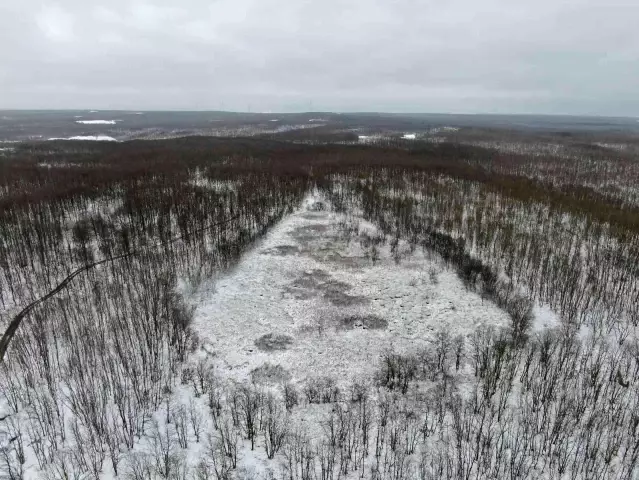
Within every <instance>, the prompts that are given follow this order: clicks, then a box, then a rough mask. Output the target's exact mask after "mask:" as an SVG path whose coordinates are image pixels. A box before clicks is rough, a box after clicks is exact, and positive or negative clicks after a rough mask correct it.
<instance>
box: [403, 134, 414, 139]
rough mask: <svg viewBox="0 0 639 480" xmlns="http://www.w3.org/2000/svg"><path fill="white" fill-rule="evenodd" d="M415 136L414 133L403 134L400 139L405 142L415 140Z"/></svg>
mask: <svg viewBox="0 0 639 480" xmlns="http://www.w3.org/2000/svg"><path fill="white" fill-rule="evenodd" d="M416 136H417V135H415V134H414V133H405V134H404V135H403V136H402V138H403V139H405V140H415V137H416Z"/></svg>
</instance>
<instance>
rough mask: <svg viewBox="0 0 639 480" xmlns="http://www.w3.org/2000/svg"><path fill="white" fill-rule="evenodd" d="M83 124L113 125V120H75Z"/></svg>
mask: <svg viewBox="0 0 639 480" xmlns="http://www.w3.org/2000/svg"><path fill="white" fill-rule="evenodd" d="M75 123H81V124H83V125H115V120H76V121H75Z"/></svg>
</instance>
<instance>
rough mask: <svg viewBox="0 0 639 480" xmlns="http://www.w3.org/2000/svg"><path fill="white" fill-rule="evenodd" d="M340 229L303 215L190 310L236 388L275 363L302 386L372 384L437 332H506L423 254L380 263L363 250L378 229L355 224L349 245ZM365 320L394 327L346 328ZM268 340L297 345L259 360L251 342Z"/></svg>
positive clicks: (199, 295) (503, 319)
mask: <svg viewBox="0 0 639 480" xmlns="http://www.w3.org/2000/svg"><path fill="white" fill-rule="evenodd" d="M312 202H313V200H312V199H311V200H310V202H307V206H308V205H312ZM344 220H345V217H344V216H342V215H336V214H332V213H329V212H326V211H320V212H316V211H312V206H311V207H310V210H305V209H302V210H300V211H298V212H297V213H295V214H293V215H291V216H290V217H288V218H286V219H285V220H284V221H283V222H281V223H280V224H279V225H278V226H276V227H275V228H274V229H273V230H271V232H270V233H269V235H268V236H267V238H266V239H265V240H264V241H263V242H262V243H261V245H259V246H258V247H256V248H255V250H254V251H252V252H250V253H248V254H247V255H246V256H245V257H244V258H243V260H242V261H241V262H240V263H239V265H237V267H236V268H234V269H233V271H232V272H231V273H230V274H228V275H227V276H223V277H221V278H220V279H219V280H218V281H217V282H213V281H210V282H209V283H207V284H204V285H203V286H201V287H200V288H199V289H198V290H196V292H195V293H194V294H192V295H191V298H190V302H191V303H192V304H193V305H194V306H195V307H196V311H195V319H194V328H195V331H196V332H197V334H198V336H199V338H200V340H201V344H202V345H203V350H204V352H206V353H204V352H201V353H202V354H207V355H215V357H216V358H217V360H218V361H219V363H220V364H222V365H225V370H227V371H226V375H228V377H230V378H234V379H237V380H244V379H247V378H248V377H249V375H250V373H251V371H253V370H254V369H256V368H258V367H261V366H263V365H264V364H266V363H271V364H273V365H278V364H279V365H281V366H282V367H283V368H284V369H285V370H286V371H288V372H289V373H290V374H291V375H292V379H293V381H296V382H302V381H304V380H305V379H306V378H307V377H308V376H317V375H329V376H332V377H334V378H335V379H337V380H338V381H339V382H348V381H350V379H351V378H352V377H353V376H355V375H364V376H366V375H369V374H373V372H374V371H376V370H377V368H378V367H379V362H380V358H381V356H382V355H383V354H384V352H386V351H387V350H390V349H393V350H395V351H398V352H406V353H415V352H418V351H420V350H421V349H423V348H425V347H426V346H427V345H428V342H429V340H430V339H431V338H432V337H433V334H434V333H435V332H436V331H437V330H439V329H441V328H444V329H446V330H448V331H450V333H451V334H458V333H470V332H471V331H473V330H474V329H475V328H476V327H477V326H478V325H480V324H494V325H501V326H504V325H507V324H508V317H507V315H506V314H505V313H504V312H503V311H501V310H500V309H499V308H497V307H496V306H495V305H492V304H490V303H489V302H483V301H482V299H481V298H480V297H479V295H476V294H474V293H470V292H468V291H467V290H466V289H465V288H464V286H463V284H462V282H461V281H460V280H459V279H458V278H457V276H456V275H455V274H453V273H452V272H449V271H446V270H444V269H443V268H442V266H441V265H440V264H439V263H438V262H437V261H435V260H429V259H428V258H426V256H425V255H424V254H423V253H422V252H421V251H416V252H415V253H413V254H411V253H410V252H409V251H408V246H407V245H405V244H401V243H400V245H399V250H400V251H401V252H402V257H403V259H402V260H401V261H400V262H399V264H396V263H395V261H394V259H393V258H392V257H391V255H390V251H389V247H388V245H387V246H380V247H379V260H378V261H377V262H375V263H374V262H373V261H372V259H371V258H370V256H371V253H372V251H371V250H370V249H368V250H367V249H364V248H363V247H362V246H361V245H360V239H361V238H363V235H364V231H365V230H368V232H367V233H368V234H369V235H370V232H372V231H374V230H375V229H374V226H372V225H370V224H369V225H366V223H365V222H363V221H361V220H359V221H358V220H356V222H358V223H359V227H358V230H357V231H358V232H359V235H356V236H355V237H354V239H353V240H352V241H350V242H348V241H347V240H346V238H345V237H344V236H343V230H341V229H340V228H339V224H340V221H342V222H343V221H344ZM340 235H342V236H341V237H340ZM367 253H368V257H369V258H367ZM366 315H374V316H376V317H378V318H380V319H383V320H385V321H387V322H388V326H387V327H386V328H381V329H375V328H364V326H363V325H361V324H359V325H358V324H357V322H356V325H355V326H354V328H351V329H347V328H344V323H343V322H344V320H345V319H347V318H348V317H352V316H358V317H362V316H366ZM268 334H272V335H286V336H288V337H290V340H291V344H290V345H289V347H288V349H286V350H276V351H261V350H260V349H259V348H257V347H256V345H255V342H256V340H258V339H259V338H260V337H262V336H264V335H268ZM364 378H365V377H364Z"/></svg>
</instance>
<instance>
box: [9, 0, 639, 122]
mask: <svg viewBox="0 0 639 480" xmlns="http://www.w3.org/2000/svg"><path fill="white" fill-rule="evenodd" d="M637 18H639V3H638V2H636V1H635V0H626V2H625V3H623V0H622V2H616V3H613V2H609V1H608V0H567V1H563V2H556V1H555V0H538V1H534V2H533V1H526V2H520V1H512V0H484V1H482V2H477V1H475V0H450V1H448V2H441V1H440V2H434V1H432V0H395V1H391V0H348V1H344V0H342V1H338V0H308V1H284V0H213V1H208V2H207V1H201V0H184V1H182V2H180V3H176V2H169V1H159V0H148V1H133V2H130V1H125V0H113V1H110V2H102V3H97V2H84V1H81V0H59V1H57V2H49V1H47V0H44V2H43V1H41V0H38V1H35V0H22V1H21V2H2V5H0V42H1V43H0V108H99V109H105V108H126V109H165V108H166V109H173V108H176V109H217V108H225V109H233V110H244V109H246V108H247V106H248V105H251V106H252V108H253V109H254V110H272V111H276V110H279V111H286V110H299V109H307V108H309V103H310V102H312V105H313V108H314V109H317V110H338V111H339V110H386V111H409V112H416V111H443V112H500V113H507V112H527V113H575V114H582V113H583V114H608V115H639V96H638V94H637V93H636V84H639V62H638V61H637V60H639V33H638V31H637V29H636V27H635V21H636V19H637Z"/></svg>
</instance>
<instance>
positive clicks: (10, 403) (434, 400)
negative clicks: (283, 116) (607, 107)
mask: <svg viewBox="0 0 639 480" xmlns="http://www.w3.org/2000/svg"><path fill="white" fill-rule="evenodd" d="M306 134H307V133H306V132H304V133H299V132H298V133H296V134H295V136H294V137H291V138H288V137H286V138H280V137H278V138H270V137H269V138H251V139H248V138H236V139H214V138H205V137H200V138H195V137H192V138H182V139H173V140H167V141H131V142H125V143H98V142H64V141H60V142H42V143H34V144H20V145H19V146H17V147H16V149H15V151H14V152H13V153H12V154H11V155H6V156H3V157H0V266H1V267H2V268H1V269H0V326H1V327H2V330H3V331H4V332H5V333H4V335H3V337H2V340H1V341H0V355H2V358H3V359H2V362H1V364H0V370H1V372H0V375H1V377H0V395H1V398H2V401H1V405H2V410H1V412H2V415H1V416H0V432H1V434H0V465H1V466H0V472H2V475H4V476H6V477H7V478H11V479H22V478H50V479H70V478H77V479H80V478H96V479H97V478H116V477H117V478H127V479H129V478H130V479H135V480H143V479H153V478H171V479H190V478H197V479H206V478H213V479H219V480H226V479H235V478H246V479H249V478H253V476H252V474H250V473H247V472H246V471H244V470H242V469H241V468H239V465H240V463H241V461H240V460H241V458H242V456H243V455H248V454H247V453H246V452H249V451H258V450H259V451H263V452H264V455H265V456H266V458H267V459H268V461H269V462H270V463H269V464H272V468H270V469H269V470H268V471H267V472H266V473H264V474H260V478H262V477H263V478H272V479H282V480H285V479H287V480H288V479H290V480H316V479H317V480H334V479H348V478H370V479H380V480H381V479H394V480H400V479H433V480H434V479H441V478H448V479H484V478H491V479H502V478H510V479H526V478H552V479H555V478H557V479H558V478H571V479H579V478H584V479H595V478H619V479H634V478H639V414H637V408H638V407H639V405H638V403H639V337H638V336H637V326H638V324H639V196H638V191H637V185H639V158H638V157H637V153H636V151H635V150H634V149H626V150H619V149H614V148H612V149H611V148H606V147H605V146H601V145H598V144H595V143H593V142H586V141H585V140H584V139H581V138H580V139H577V140H574V139H572V140H571V139H569V140H566V139H560V140H556V139H555V140H553V141H557V142H558V143H560V144H561V146H560V147H558V148H556V149H552V150H549V149H547V148H543V145H542V144H545V143H544V142H545V141H546V140H545V139H544V142H541V140H540V139H536V138H526V139H524V140H525V141H523V140H522V139H521V138H516V139H512V138H509V139H508V141H507V142H501V143H500V142H499V141H497V140H493V139H487V138H485V137H482V138H481V139H479V140H478V139H475V138H472V137H468V136H467V137H464V139H461V138H456V137H451V138H448V139H447V140H446V141H441V142H432V141H430V142H425V141H424V142H422V141H406V140H402V139H401V138H392V139H386V140H383V141H378V142H373V143H368V144H364V145H363V144H357V142H352V141H351V139H350V137H347V136H344V135H340V136H339V137H336V138H331V137H330V135H329V134H326V135H327V137H326V138H324V137H323V136H322V137H317V136H316V137H314V138H313V139H312V141H310V140H309V139H308V138H306V137H304V135H306ZM291 135H293V134H291ZM308 135H310V133H309V134H308ZM503 135H506V134H503ZM497 138H498V137H497ZM328 140H332V141H328ZM462 140H463V141H462ZM599 143H601V144H602V145H603V144H604V141H601V142H599ZM504 145H506V147H504ZM536 146H537V147H536ZM309 194H313V195H314V196H315V197H317V198H320V199H321V200H322V203H321V208H326V209H330V211H331V212H332V213H334V214H335V215H340V216H341V217H340V218H343V219H344V220H343V224H344V225H345V227H344V232H342V233H343V234H344V235H347V236H348V235H353V236H354V235H355V233H354V232H352V231H349V230H348V227H347V226H348V223H349V222H348V221H349V219H351V218H363V219H365V220H366V221H367V222H370V223H371V224H373V225H375V226H376V227H377V228H378V229H379V232H380V233H379V234H378V235H377V236H372V237H371V238H367V239H366V248H367V249H369V251H376V249H382V248H385V249H387V250H388V251H389V252H390V254H391V255H394V254H396V255H397V256H398V257H399V255H400V248H399V247H398V246H399V245H400V243H403V244H406V245H407V246H408V247H409V249H410V250H421V251H423V252H425V253H426V254H427V255H428V256H429V257H432V258H434V259H437V261H438V262H440V263H441V264H442V265H444V266H445V268H446V269H448V270H450V271H453V272H455V274H456V275H457V276H458V277H459V279H461V281H462V282H463V284H464V286H465V288H466V289H467V290H468V291H469V292H473V293H475V294H477V295H480V296H481V298H482V300H483V301H485V302H487V303H491V304H494V305H496V306H497V307H498V308H499V309H501V310H503V311H504V312H506V314H507V316H508V318H509V322H510V323H509V325H508V326H506V327H504V328H494V327H489V326H485V325H479V326H478V327H477V328H476V329H475V331H473V332H472V333H470V334H468V335H452V334H451V333H450V332H449V331H447V330H446V329H444V328H438V326H437V319H436V318H435V319H431V320H429V321H432V322H434V327H435V330H436V331H435V333H434V334H433V335H432V338H430V339H428V341H429V347H428V348H426V349H423V350H421V351H419V352H406V351H388V352H384V355H383V358H381V359H380V361H379V364H378V365H376V369H377V370H376V371H377V373H376V374H375V375H374V376H372V377H371V378H368V377H364V376H362V377H361V378H354V379H348V381H345V380H344V379H337V378H331V377H329V376H325V375H322V374H321V372H310V373H309V378H308V379H307V381H305V382H290V381H282V382H280V383H279V384H269V385H266V386H265V385H263V384H258V383H256V382H251V381H250V380H249V379H247V381H245V382H237V381H235V380H233V379H230V378H226V377H225V375H224V370H223V369H220V368H218V367H219V361H218V360H217V359H216V357H215V355H210V356H206V357H203V356H202V355H198V352H200V350H201V347H202V346H201V345H200V340H199V338H198V335H197V331H196V329H194V328H193V327H192V318H193V307H192V305H191V304H190V303H189V301H188V299H187V298H186V297H187V296H188V292H190V291H194V290H196V289H197V288H198V286H199V285H201V284H202V283H203V282H206V281H207V279H210V278H212V277H216V276H219V275H224V274H225V272H229V271H232V269H233V268H234V266H235V265H236V264H237V263H238V262H239V261H240V260H241V258H242V256H243V255H244V254H246V252H248V251H250V249H252V248H254V246H255V245H257V244H259V242H260V241H261V239H262V238H264V237H265V236H266V235H268V233H269V231H271V229H272V228H273V227H274V226H276V225H277V224H278V223H279V222H280V221H281V220H282V219H283V218H286V216H287V215H289V214H291V213H292V212H294V211H296V209H298V208H300V207H301V205H302V204H303V202H304V200H305V198H307V197H308V195H309ZM318 208H320V207H318ZM373 256H374V255H373ZM398 262H399V258H398ZM536 305H545V306H547V307H548V308H550V309H552V311H553V312H555V313H556V315H557V317H558V318H559V319H560V321H559V322H558V323H557V324H556V325H554V326H553V327H552V328H537V327H536V326H535V315H534V308H535V306H536ZM222 314H223V312H222ZM248 328H250V325H249V326H248ZM318 409H319V410H318ZM311 411H312V412H314V414H313V416H312V417H309V418H313V419H317V421H316V422H315V423H316V424H314V425H307V426H306V428H302V427H300V418H301V417H304V416H305V415H307V412H311ZM318 411H319V412H320V413H319V414H317V412H318ZM313 421H315V420H313ZM307 423H308V422H307Z"/></svg>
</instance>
